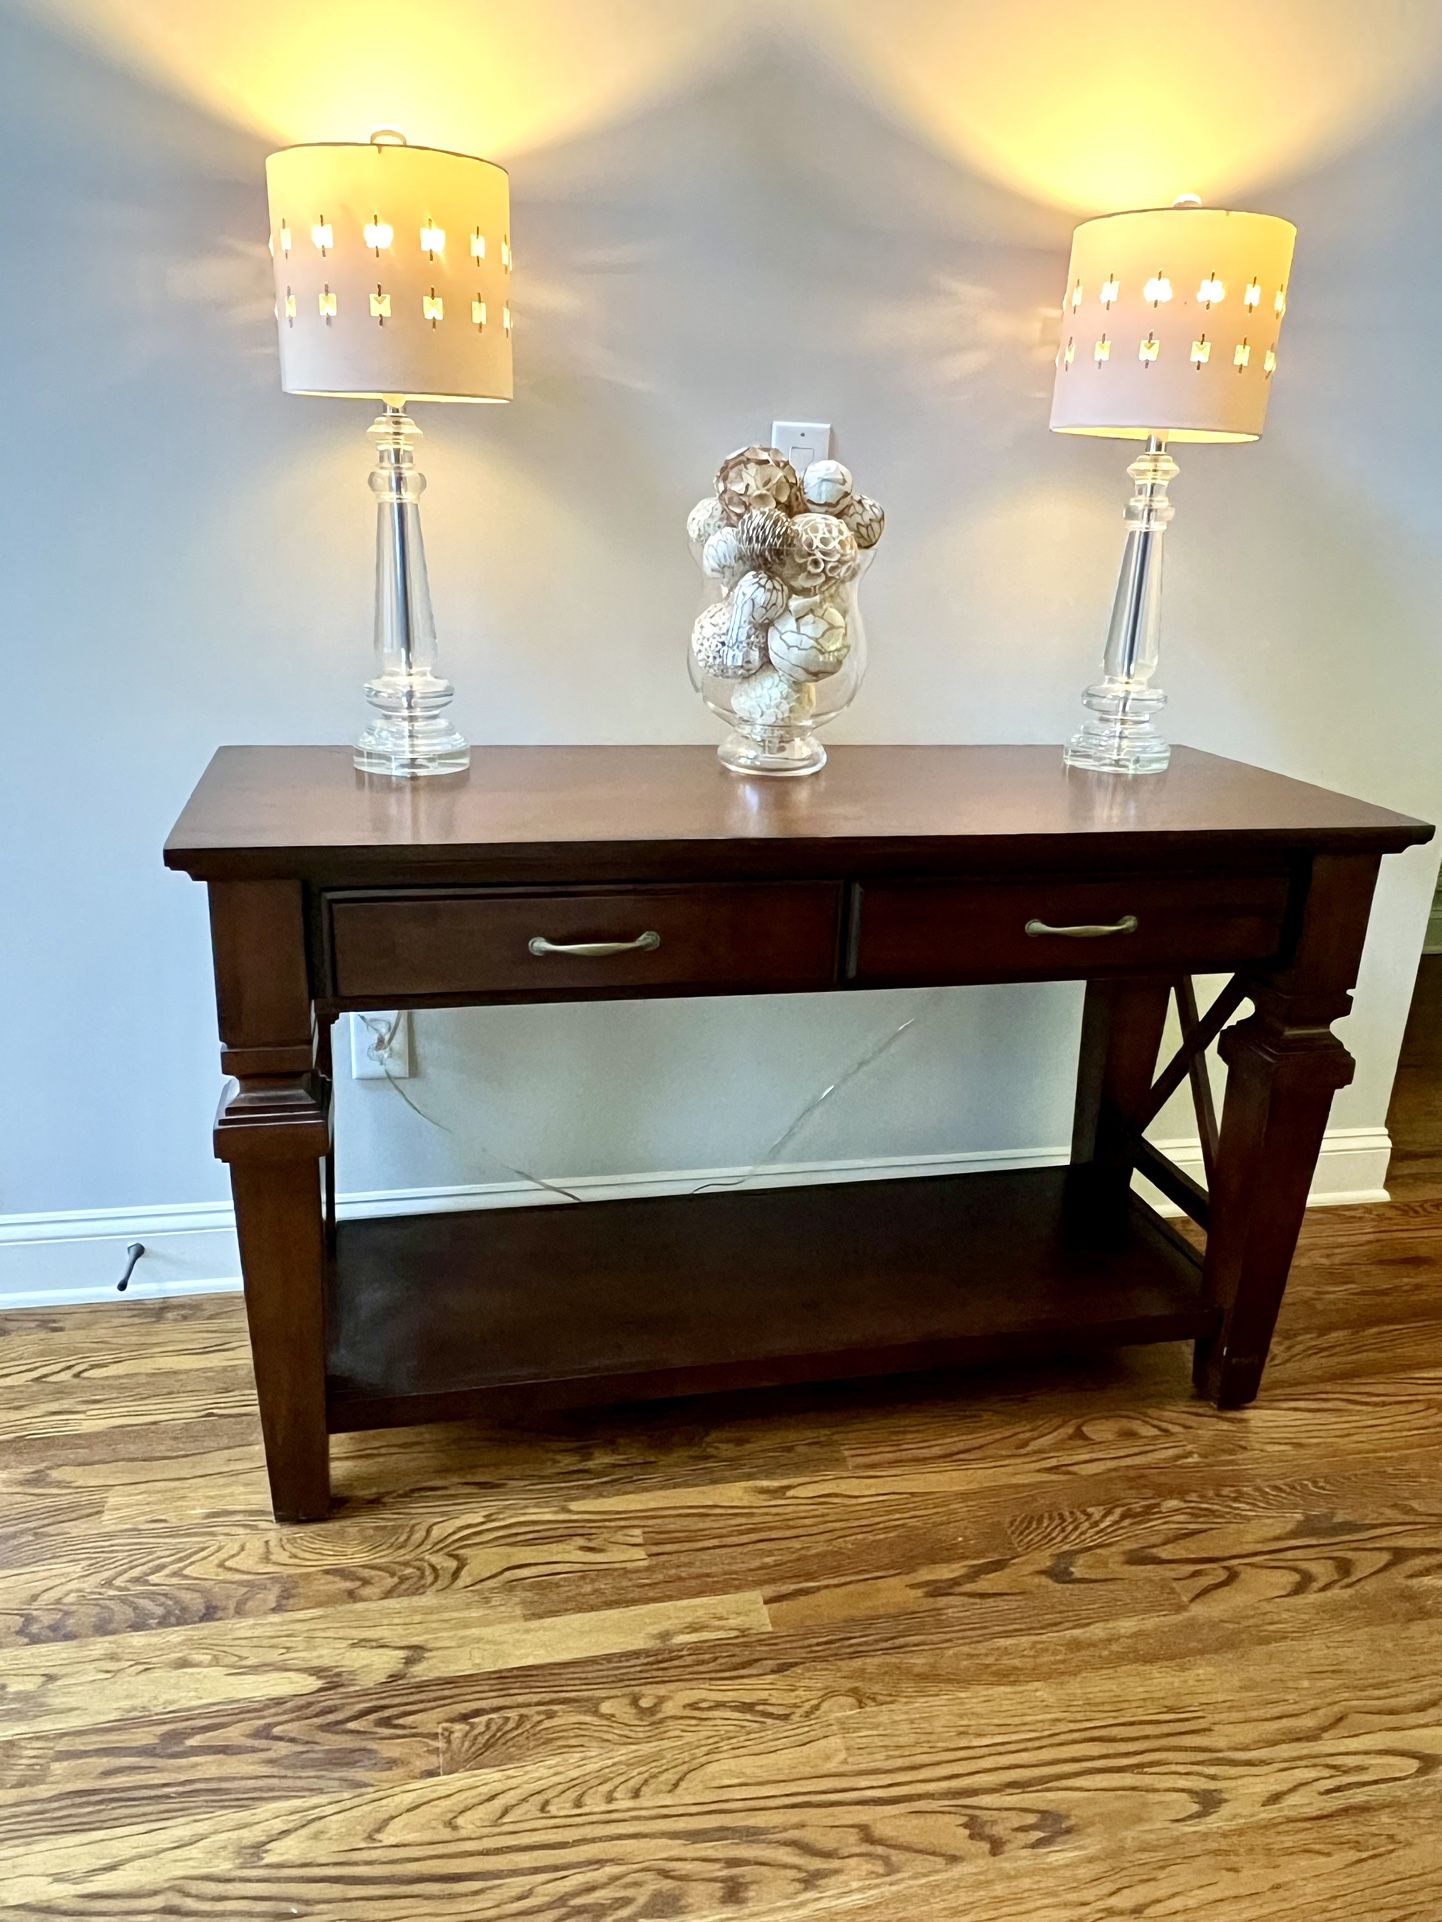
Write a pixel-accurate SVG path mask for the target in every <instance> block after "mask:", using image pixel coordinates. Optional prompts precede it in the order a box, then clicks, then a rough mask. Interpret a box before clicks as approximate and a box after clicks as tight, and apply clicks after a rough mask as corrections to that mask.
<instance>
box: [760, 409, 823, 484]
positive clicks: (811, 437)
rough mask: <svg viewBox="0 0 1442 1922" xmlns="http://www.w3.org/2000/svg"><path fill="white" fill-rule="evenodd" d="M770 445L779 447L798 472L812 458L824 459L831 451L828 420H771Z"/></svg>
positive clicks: (809, 462) (808, 463) (809, 463)
mask: <svg viewBox="0 0 1442 1922" xmlns="http://www.w3.org/2000/svg"><path fill="white" fill-rule="evenodd" d="M771 445H772V446H773V447H779V448H780V450H781V452H782V453H783V454H784V455H785V456H786V458H787V460H789V461H790V463H791V465H792V466H793V467H794V468H795V469H796V471H797V473H798V474H799V473H800V472H801V470H802V468H803V467H809V466H810V465H811V463H812V461H814V460H826V459H827V458H828V457H829V456H830V453H831V422H830V421H829V420H773V421H772V423H771Z"/></svg>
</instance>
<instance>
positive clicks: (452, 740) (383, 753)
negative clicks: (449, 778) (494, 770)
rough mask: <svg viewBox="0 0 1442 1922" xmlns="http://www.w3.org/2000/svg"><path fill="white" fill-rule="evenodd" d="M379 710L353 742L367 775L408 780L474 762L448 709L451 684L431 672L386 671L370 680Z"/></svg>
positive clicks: (448, 771) (458, 770) (373, 701)
mask: <svg viewBox="0 0 1442 1922" xmlns="http://www.w3.org/2000/svg"><path fill="white" fill-rule="evenodd" d="M365 693H366V699H367V700H368V701H369V702H370V704H371V706H372V708H373V709H374V710H375V712H374V714H373V715H372V717H371V721H370V724H369V726H367V727H366V729H365V731H364V732H363V733H362V735H361V737H360V739H359V740H358V741H357V742H356V746H355V764H356V766H357V767H358V768H359V769H360V770H361V772H362V773H363V774H389V775H391V776H393V777H395V778H398V779H400V780H406V781H413V780H417V779H419V778H420V777H422V776H424V775H427V774H460V773H462V772H463V771H464V770H465V769H466V768H468V767H469V766H470V764H471V750H470V747H469V746H468V745H467V742H466V737H465V736H464V735H463V734H461V733H459V732H458V731H457V729H456V727H455V725H454V723H453V722H452V721H451V720H450V718H449V717H448V716H447V714H446V713H445V708H446V706H447V704H448V703H449V701H450V698H451V686H450V683H449V682H448V681H443V680H441V679H439V678H438V677H437V676H433V675H411V676H403V675H397V676H394V677H390V676H385V675H382V676H380V677H378V678H377V679H376V680H374V681H367V682H366V689H365Z"/></svg>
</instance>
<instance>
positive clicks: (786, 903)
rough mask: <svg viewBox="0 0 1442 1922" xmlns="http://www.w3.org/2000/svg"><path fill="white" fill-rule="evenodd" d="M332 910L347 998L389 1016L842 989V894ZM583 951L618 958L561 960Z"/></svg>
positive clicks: (336, 978) (466, 895) (371, 901)
mask: <svg viewBox="0 0 1442 1922" xmlns="http://www.w3.org/2000/svg"><path fill="white" fill-rule="evenodd" d="M328 907H329V922H330V943H331V972H332V979H333V983H334V989H335V993H336V994H337V995H338V996H339V997H340V998H342V999H344V1000H350V1001H356V1000H359V1001H364V1002H369V1004H370V1005H371V1006H373V1007H386V1006H389V1005H390V1004H391V1003H393V1002H396V1001H401V1000H407V999H411V998H414V997H422V996H426V995H436V996H452V997H456V998H465V997H467V996H470V995H475V996H482V997H483V996H486V995H493V994H498V995H517V996H524V995H526V994H528V993H531V994H535V995H538V996H542V997H547V996H549V997H567V998H569V997H571V996H574V995H578V994H584V993H586V992H587V991H588V990H596V991H601V992H605V991H611V992H615V991H616V990H617V989H623V988H624V989H634V990H636V991H638V992H641V993H644V992H645V991H646V990H648V989H655V990H657V991H658V992H666V993H674V992H676V990H677V989H691V990H693V991H697V992H699V991H703V990H706V989H714V990H715V991H716V992H717V993H735V992H737V991H738V990H765V989H776V990H785V989H799V988H825V987H830V986H831V985H832V984H833V983H834V982H835V980H836V971H837V950H838V930H839V925H840V910H841V887H840V884H839V883H833V882H805V883H800V884H797V885H794V886H792V885H776V886H766V885H758V886H755V887H748V886H740V885H731V884H729V883H718V884H717V885H715V886H714V887H708V886H696V887H650V888H593V889H589V890H581V889H578V890H575V891H574V892H572V891H558V890H556V889H538V888H517V889H497V888H486V889H475V890H455V889H452V890H443V889H437V890H427V891H425V892H418V893H411V894H396V893H390V894H369V895H368V894H333V895H331V896H330V897H329V900H328ZM533 943H534V944H536V945H535V946H534V947H533V945H532V944H533ZM580 944H584V945H588V946H593V947H602V948H610V949H611V950H612V951H611V952H607V953H592V954H576V953H571V954H567V953H558V952H556V950H557V949H562V948H566V947H569V946H575V945H580ZM638 944H639V945H638Z"/></svg>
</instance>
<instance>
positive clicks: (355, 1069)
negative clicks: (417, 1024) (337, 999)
mask: <svg viewBox="0 0 1442 1922" xmlns="http://www.w3.org/2000/svg"><path fill="white" fill-rule="evenodd" d="M349 1019H350V1071H351V1079H352V1080H353V1081H385V1080H391V1081H401V1080H403V1079H405V1078H406V1077H408V1076H409V1074H410V1071H411V1018H410V1015H409V1014H403V1015H401V1017H400V1020H399V1022H397V1024H396V1031H395V1034H394V1036H393V1037H392V1040H391V1043H390V1046H389V1047H388V1048H387V1049H386V1051H385V1058H384V1059H382V1058H381V1056H380V1054H379V1053H377V1051H376V1050H377V1046H378V1044H379V1042H380V1041H381V1040H382V1039H383V1038H384V1037H385V1036H386V1035H387V1034H389V1033H390V1028H391V1023H392V1022H394V1021H396V1010H395V1009H394V1008H380V1009H376V1010H375V1011H373V1012H370V1013H367V1014H353V1015H351V1016H350V1017H349Z"/></svg>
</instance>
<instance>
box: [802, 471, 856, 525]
mask: <svg viewBox="0 0 1442 1922" xmlns="http://www.w3.org/2000/svg"><path fill="white" fill-rule="evenodd" d="M801 493H802V497H803V498H804V500H805V502H806V505H807V506H808V507H809V508H810V509H811V510H812V511H813V512H814V513H817V514H844V513H845V512H846V509H847V508H848V507H849V506H850V505H851V498H852V480H851V469H850V468H849V467H843V466H842V464H841V462H840V461H839V460H814V461H812V463H811V465H810V466H809V467H808V468H807V469H806V472H805V473H804V474H803V475H802V476H801Z"/></svg>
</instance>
